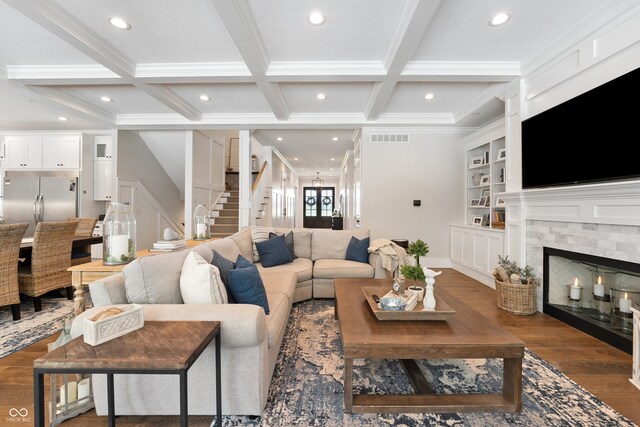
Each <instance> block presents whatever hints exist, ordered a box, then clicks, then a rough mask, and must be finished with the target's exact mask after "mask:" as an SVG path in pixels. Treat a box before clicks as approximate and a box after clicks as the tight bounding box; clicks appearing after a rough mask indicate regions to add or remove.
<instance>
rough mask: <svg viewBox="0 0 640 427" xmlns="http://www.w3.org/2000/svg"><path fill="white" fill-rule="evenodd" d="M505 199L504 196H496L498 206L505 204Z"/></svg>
mask: <svg viewBox="0 0 640 427" xmlns="http://www.w3.org/2000/svg"><path fill="white" fill-rule="evenodd" d="M504 205H505V203H504V199H503V198H502V197H497V198H496V206H504Z"/></svg>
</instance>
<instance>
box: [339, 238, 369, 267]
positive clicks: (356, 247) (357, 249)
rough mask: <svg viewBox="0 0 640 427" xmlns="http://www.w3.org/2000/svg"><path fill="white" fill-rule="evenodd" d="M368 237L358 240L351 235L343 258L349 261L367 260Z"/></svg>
mask: <svg viewBox="0 0 640 427" xmlns="http://www.w3.org/2000/svg"><path fill="white" fill-rule="evenodd" d="M368 249H369V238H368V237H365V238H364V239H362V240H358V239H357V238H356V237H355V236H352V237H351V240H350V241H349V246H347V254H346V255H345V257H344V259H348V260H349V261H358V262H369V252H368Z"/></svg>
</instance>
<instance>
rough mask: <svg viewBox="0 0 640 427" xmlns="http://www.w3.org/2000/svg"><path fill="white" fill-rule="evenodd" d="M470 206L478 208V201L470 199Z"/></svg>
mask: <svg viewBox="0 0 640 427" xmlns="http://www.w3.org/2000/svg"><path fill="white" fill-rule="evenodd" d="M471 206H480V199H471Z"/></svg>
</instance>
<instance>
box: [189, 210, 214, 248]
mask: <svg viewBox="0 0 640 427" xmlns="http://www.w3.org/2000/svg"><path fill="white" fill-rule="evenodd" d="M210 228H211V227H210V223H209V211H208V209H207V207H206V206H205V205H197V206H196V208H195V210H194V211H193V240H207V239H208V238H209V236H210Z"/></svg>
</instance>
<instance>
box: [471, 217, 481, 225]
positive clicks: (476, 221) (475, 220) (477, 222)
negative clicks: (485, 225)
mask: <svg viewBox="0 0 640 427" xmlns="http://www.w3.org/2000/svg"><path fill="white" fill-rule="evenodd" d="M472 224H473V225H482V217H481V216H474V217H473V221H472Z"/></svg>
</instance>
